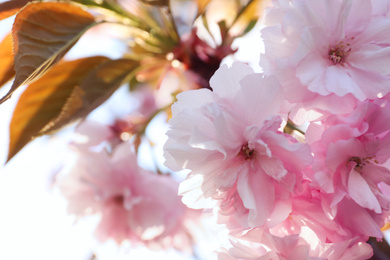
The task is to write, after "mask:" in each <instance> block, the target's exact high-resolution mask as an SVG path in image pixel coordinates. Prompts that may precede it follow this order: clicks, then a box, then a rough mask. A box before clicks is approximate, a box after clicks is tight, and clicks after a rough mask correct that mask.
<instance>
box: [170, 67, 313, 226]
mask: <svg viewBox="0 0 390 260" xmlns="http://www.w3.org/2000/svg"><path fill="white" fill-rule="evenodd" d="M210 83H211V87H212V89H213V91H210V90H207V89H201V90H194V91H187V92H183V93H181V94H180V95H178V102H176V103H175V104H174V105H173V107H172V114H173V117H172V119H171V120H170V125H171V128H170V130H169V131H168V133H167V134H168V137H169V138H168V141H167V143H166V144H165V147H164V150H165V153H164V155H165V158H166V165H167V166H168V167H170V168H171V169H173V170H180V169H190V170H191V173H190V174H189V175H188V177H187V179H186V180H185V181H184V182H182V183H181V184H180V188H179V191H180V193H181V195H182V196H183V201H184V202H185V203H186V204H187V205H189V206H191V207H200V208H201V207H204V206H203V205H202V204H201V203H202V202H203V201H205V199H207V198H212V199H214V200H216V201H218V204H219V213H220V214H222V215H226V216H231V217H232V218H234V219H235V221H237V223H239V225H241V226H243V227H256V226H261V225H264V224H265V223H266V222H267V221H269V217H270V216H271V215H272V214H273V213H274V212H276V211H277V212H279V210H280V209H283V210H282V211H283V212H284V214H283V216H287V215H288V212H289V211H290V210H291V205H290V202H289V194H290V193H291V192H292V191H293V190H294V188H295V186H296V183H297V182H299V181H300V178H301V174H300V171H301V170H302V169H303V168H305V167H306V166H307V165H308V164H309V163H310V162H311V155H310V151H309V147H308V146H307V145H305V144H302V143H298V142H297V141H296V140H294V139H293V138H291V136H288V135H286V134H283V133H282V132H280V131H278V128H279V127H280V125H281V122H282V120H281V118H280V117H279V116H278V113H279V111H280V109H281V105H282V100H283V99H282V98H283V96H282V91H281V88H280V86H279V83H278V82H277V81H276V80H275V79H274V78H263V77H262V75H261V74H257V73H254V72H253V70H252V69H251V68H250V67H249V66H247V65H245V64H241V63H233V65H232V67H231V68H228V67H227V66H226V65H224V66H223V67H221V68H220V69H219V70H217V72H216V73H215V74H214V76H213V77H212V79H211V81H210ZM233 222H234V221H233Z"/></svg>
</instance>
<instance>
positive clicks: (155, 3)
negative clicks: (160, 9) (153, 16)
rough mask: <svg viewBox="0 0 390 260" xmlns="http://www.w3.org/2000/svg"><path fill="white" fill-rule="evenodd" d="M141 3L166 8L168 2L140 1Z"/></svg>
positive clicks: (156, 0)
mask: <svg viewBox="0 0 390 260" xmlns="http://www.w3.org/2000/svg"><path fill="white" fill-rule="evenodd" d="M141 1H142V2H143V3H145V4H148V5H155V6H168V5H169V0H141Z"/></svg>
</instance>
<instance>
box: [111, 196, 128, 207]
mask: <svg viewBox="0 0 390 260" xmlns="http://www.w3.org/2000/svg"><path fill="white" fill-rule="evenodd" d="M112 200H113V201H114V203H115V204H118V205H123V202H124V201H125V198H124V197H123V195H116V196H114V197H113V198H112Z"/></svg>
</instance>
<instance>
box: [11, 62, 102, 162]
mask: <svg viewBox="0 0 390 260" xmlns="http://www.w3.org/2000/svg"><path fill="white" fill-rule="evenodd" d="M107 60H109V59H108V58H106V57H90V58H84V59H80V60H75V61H70V62H64V63H60V64H58V65H56V66H54V67H53V68H52V69H51V70H50V71H49V72H48V73H46V74H45V75H44V76H43V77H41V78H40V79H38V80H37V81H35V82H34V83H32V84H30V85H29V86H28V87H27V89H26V90H25V91H24V92H23V93H22V95H21V96H20V99H19V101H18V103H17V105H16V107H15V110H14V113H13V116H12V120H11V124H10V144H9V152H8V160H10V159H11V158H12V157H13V156H14V155H15V154H16V153H17V152H18V151H19V150H21V149H22V148H23V147H24V146H25V145H26V144H27V143H28V142H30V141H31V140H32V139H33V138H34V137H36V136H38V135H39V134H40V132H41V131H42V129H43V128H44V127H45V126H46V125H47V124H48V123H49V122H51V121H52V120H54V119H56V118H57V117H58V116H59V115H60V114H61V113H64V111H65V110H66V109H67V108H66V103H67V102H68V100H69V98H70V97H71V96H72V92H73V91H74V88H75V86H78V85H79V84H80V83H81V82H82V81H83V79H84V78H85V77H87V75H88V74H89V73H91V72H92V71H93V70H94V69H95V68H96V66H98V65H99V64H102V63H103V62H105V61H107Z"/></svg>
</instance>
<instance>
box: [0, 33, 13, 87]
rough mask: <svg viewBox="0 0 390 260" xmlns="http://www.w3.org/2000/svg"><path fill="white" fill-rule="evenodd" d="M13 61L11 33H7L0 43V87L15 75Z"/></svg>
mask: <svg viewBox="0 0 390 260" xmlns="http://www.w3.org/2000/svg"><path fill="white" fill-rule="evenodd" d="M13 63H14V55H13V51H12V35H11V34H8V35H7V36H6V37H5V38H4V39H3V41H2V42H1V43H0V87H2V86H3V85H4V84H5V83H7V82H8V81H10V80H11V79H12V78H13V77H14V76H15V70H14V67H13Z"/></svg>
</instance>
